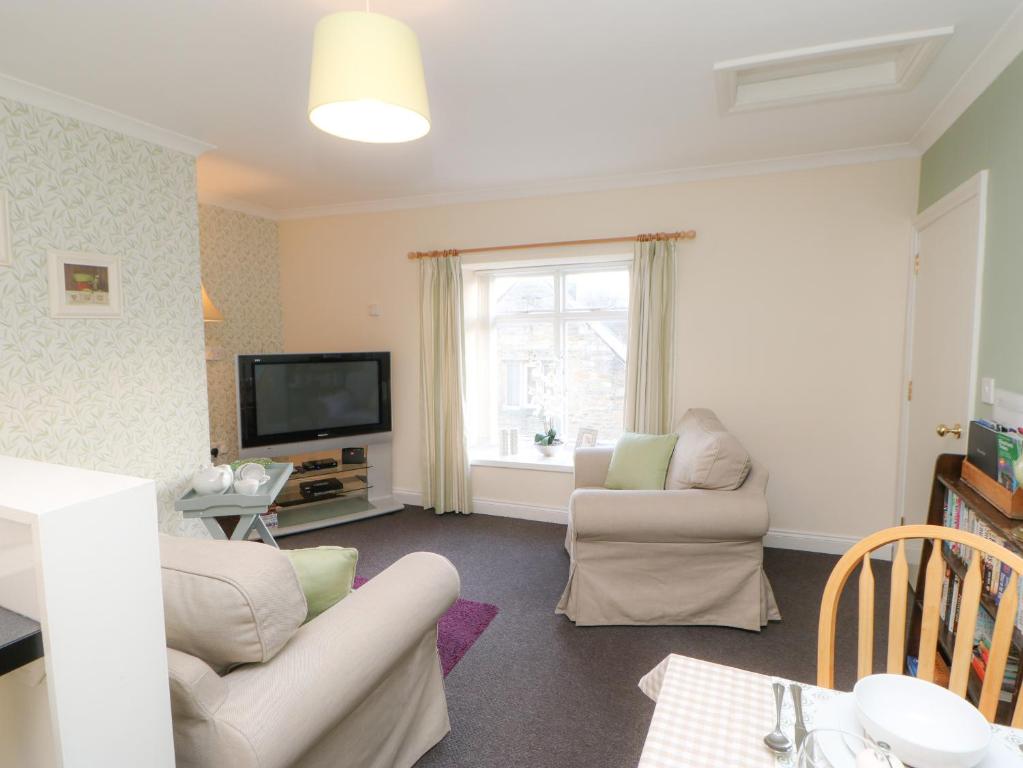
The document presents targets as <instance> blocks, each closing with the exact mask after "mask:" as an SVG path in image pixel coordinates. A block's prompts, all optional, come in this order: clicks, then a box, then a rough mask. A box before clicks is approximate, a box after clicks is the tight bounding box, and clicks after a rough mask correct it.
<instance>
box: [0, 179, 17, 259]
mask: <svg viewBox="0 0 1023 768" xmlns="http://www.w3.org/2000/svg"><path fill="white" fill-rule="evenodd" d="M9 211H10V208H9V207H8V205H7V192H6V191H5V190H2V189H0V267H9V266H11V263H12V261H13V259H14V256H13V254H12V253H11V217H10V213H9Z"/></svg>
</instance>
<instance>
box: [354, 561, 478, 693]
mask: <svg viewBox="0 0 1023 768" xmlns="http://www.w3.org/2000/svg"><path fill="white" fill-rule="evenodd" d="M367 581H368V579H364V578H363V577H362V576H356V577H355V589H358V588H359V587H361V586H362V585H363V584H365V583H366V582H367ZM496 615H497V606H496V605H491V604H490V603H477V602H476V601H475V600H463V599H461V598H459V599H458V600H456V601H455V604H454V605H452V606H451V607H450V608H448V610H447V613H445V614H444V615H443V616H441V617H440V621H438V622H437V651H438V652H439V653H440V664H441V668H442V669H443V670H444V677H447V676H448V673H449V672H450V671H451V670H452V669H454V668H455V665H456V664H457V663H458V662H459V661H461V660H462V657H463V656H465V654H466V652H467V651H468V650H469V649H470V648H472V644H473V643H475V642H476V641H477V640H478V639H479V636H480V635H482V634H483V632H484V630H486V628H487V625H489V624H490V622H491V621H493V620H494V617H495V616H496Z"/></svg>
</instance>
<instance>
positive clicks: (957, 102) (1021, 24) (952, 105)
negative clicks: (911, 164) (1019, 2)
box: [910, 6, 1023, 153]
mask: <svg viewBox="0 0 1023 768" xmlns="http://www.w3.org/2000/svg"><path fill="white" fill-rule="evenodd" d="M1021 52H1023V6H1020V7H1019V8H1017V9H1016V10H1015V11H1013V12H1012V14H1011V15H1010V16H1009V18H1008V19H1006V21H1005V23H1004V24H1003V25H1002V27H1001V29H999V30H998V32H996V33H995V36H994V37H992V38H991V41H990V42H989V43H988V44H987V45H986V46H985V47H984V50H983V51H981V52H980V55H978V56H977V58H976V59H974V60H973V63H972V64H970V66H969V67H967V69H966V71H965V72H964V73H963V74H962V76H961V77H960V78H959V79H958V80H957V81H956V84H955V85H953V86H952V89H951V90H950V91H949V92H948V93H947V94H946V95H945V98H943V99H942V100H941V101H940V102H939V103H938V106H937V107H935V108H934V111H933V112H931V114H930V115H928V116H927V119H926V120H924V122H923V124H922V125H921V126H920V128H919V129H917V132H916V133H915V134H914V135H913V138H912V140H911V141H910V143H911V144H912V145H913V146H914V147H916V148H917V149H918V150H919V151H920V152H921V153H923V152H926V151H927V150H928V149H930V147H931V145H933V144H934V142H936V141H937V140H938V139H940V138H941V137H942V135H943V134H944V133H945V131H947V130H948V129H949V128H951V127H952V124H953V123H954V122H955V121H956V120H958V119H959V117H960V115H962V114H963V112H965V111H966V110H967V109H968V108H969V106H970V105H971V104H972V103H973V102H974V101H976V99H977V97H978V96H980V95H981V94H982V93H984V91H985V90H987V88H988V86H990V85H991V83H993V82H994V81H995V78H997V77H998V76H999V75H1000V74H1002V72H1004V71H1005V68H1006V67H1008V66H1009V65H1010V64H1011V63H1012V62H1013V60H1014V59H1015V58H1016V57H1017V56H1019V55H1020V53H1021Z"/></svg>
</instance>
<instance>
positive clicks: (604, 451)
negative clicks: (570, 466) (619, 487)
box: [575, 445, 615, 488]
mask: <svg viewBox="0 0 1023 768" xmlns="http://www.w3.org/2000/svg"><path fill="white" fill-rule="evenodd" d="M614 450H615V449H614V447H613V446H603V445H602V446H597V447H594V448H576V449H575V487H576V488H603V487H604V483H605V481H606V480H607V470H608V467H610V466H611V455H612V454H613V453H614Z"/></svg>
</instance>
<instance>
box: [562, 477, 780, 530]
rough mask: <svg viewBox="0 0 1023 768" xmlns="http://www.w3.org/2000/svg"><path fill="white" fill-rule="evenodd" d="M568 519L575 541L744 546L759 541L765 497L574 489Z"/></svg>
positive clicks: (750, 492) (747, 491)
mask: <svg viewBox="0 0 1023 768" xmlns="http://www.w3.org/2000/svg"><path fill="white" fill-rule="evenodd" d="M569 515H570V517H571V525H572V530H573V535H574V536H575V538H576V540H578V541H632V542H642V543H658V542H686V541H750V540H753V539H760V538H763V536H764V534H765V533H767V529H768V525H769V522H770V521H769V518H768V513H767V499H766V497H765V496H764V494H763V493H762V492H760V491H759V489H758V488H757V487H755V486H753V487H750V488H746V485H745V484H743V486H742V487H741V488H739V489H737V490H734V491H704V490H696V489H693V490H687V491H610V490H605V489H597V488H580V489H577V490H576V491H574V492H573V493H572V497H571V499H570V500H569Z"/></svg>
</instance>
